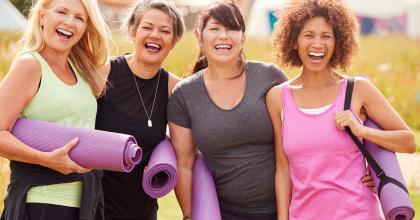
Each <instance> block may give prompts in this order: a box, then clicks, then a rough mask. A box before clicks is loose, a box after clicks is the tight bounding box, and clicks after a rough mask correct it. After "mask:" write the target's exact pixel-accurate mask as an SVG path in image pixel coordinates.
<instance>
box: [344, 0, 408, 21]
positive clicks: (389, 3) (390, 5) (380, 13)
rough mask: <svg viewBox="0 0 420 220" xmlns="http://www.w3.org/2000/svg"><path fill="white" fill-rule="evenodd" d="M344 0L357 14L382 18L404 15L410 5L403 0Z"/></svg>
mask: <svg viewBox="0 0 420 220" xmlns="http://www.w3.org/2000/svg"><path fill="white" fill-rule="evenodd" d="M344 2H345V4H346V5H347V6H348V7H349V8H350V9H351V10H352V11H353V12H354V13H355V14H356V15H359V16H365V17H372V18H381V19H386V18H392V17H396V16H400V15H404V14H405V13H406V12H407V9H408V6H409V5H408V4H407V3H406V2H405V1H403V0H345V1H344Z"/></svg>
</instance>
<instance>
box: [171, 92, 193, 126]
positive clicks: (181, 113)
mask: <svg viewBox="0 0 420 220" xmlns="http://www.w3.org/2000/svg"><path fill="white" fill-rule="evenodd" d="M167 114H168V121H169V122H171V123H174V124H176V125H179V126H181V127H184V128H191V119H190V114H189V112H188V109H187V104H186V102H185V97H184V95H183V94H182V89H181V88H180V87H178V86H176V87H175V89H174V91H173V93H172V95H171V97H170V98H169V103H168V112H167Z"/></svg>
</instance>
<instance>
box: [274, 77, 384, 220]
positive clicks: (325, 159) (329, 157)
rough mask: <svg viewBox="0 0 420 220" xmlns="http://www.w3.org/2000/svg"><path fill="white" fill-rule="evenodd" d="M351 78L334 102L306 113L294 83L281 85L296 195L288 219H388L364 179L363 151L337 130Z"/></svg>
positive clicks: (285, 142) (285, 136)
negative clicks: (296, 97)
mask: <svg viewBox="0 0 420 220" xmlns="http://www.w3.org/2000/svg"><path fill="white" fill-rule="evenodd" d="M346 84H347V81H346V80H342V83H341V85H340V89H339V93H338V96H337V97H336V99H335V101H334V103H332V105H331V106H330V107H329V108H328V109H327V110H325V111H324V112H322V113H319V114H307V113H304V112H303V111H301V110H300V109H299V107H298V106H297V105H296V103H295V101H294V99H293V95H292V92H291V89H290V87H289V84H287V83H285V84H283V86H282V99H283V148H284V152H285V153H286V155H287V157H288V159H289V162H290V176H291V180H292V197H291V203H290V208H289V219H291V220H292V219H297V220H316V219H333V220H347V219H352V220H353V219H354V220H376V219H383V215H382V212H381V211H380V210H381V209H380V203H379V201H378V198H377V196H376V195H375V194H373V193H372V192H371V191H370V190H369V188H367V187H366V186H364V185H363V184H362V183H361V181H360V179H361V178H362V176H364V174H365V161H364V159H363V155H362V153H361V152H360V151H359V149H358V148H357V146H356V145H355V144H354V142H353V141H352V140H351V138H350V137H349V135H348V134H347V133H346V132H344V131H340V130H338V129H337V128H336V127H335V122H334V113H335V112H337V111H342V110H343V108H344V97H345V89H346Z"/></svg>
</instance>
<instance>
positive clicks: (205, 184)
mask: <svg viewBox="0 0 420 220" xmlns="http://www.w3.org/2000/svg"><path fill="white" fill-rule="evenodd" d="M191 214H192V220H222V217H221V215H220V207H219V200H218V199H217V192H216V186H215V185H214V179H213V176H212V175H211V173H210V171H209V170H208V169H207V166H206V164H205V163H204V160H203V156H202V155H201V153H197V156H196V157H195V162H194V168H193V184H192V213H191Z"/></svg>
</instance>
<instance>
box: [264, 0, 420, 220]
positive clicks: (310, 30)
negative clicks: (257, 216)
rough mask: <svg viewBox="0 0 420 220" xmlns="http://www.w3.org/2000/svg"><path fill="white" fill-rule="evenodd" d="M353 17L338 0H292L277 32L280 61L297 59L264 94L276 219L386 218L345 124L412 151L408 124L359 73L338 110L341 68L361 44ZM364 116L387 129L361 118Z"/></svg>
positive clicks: (393, 148) (289, 62)
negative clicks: (292, 70) (292, 72)
mask: <svg viewBox="0 0 420 220" xmlns="http://www.w3.org/2000/svg"><path fill="white" fill-rule="evenodd" d="M357 32H358V24H357V21H356V18H355V16H354V15H353V14H352V13H351V11H350V10H349V9H348V8H347V7H346V6H345V5H343V3H342V2H341V1H337V0H292V1H290V2H289V3H288V4H286V6H285V9H284V11H282V14H281V15H279V22H278V23H277V25H276V30H275V33H274V41H275V43H274V45H275V49H276V56H277V59H278V62H279V63H280V64H282V65H283V66H297V67H301V66H303V68H302V72H301V73H300V74H299V75H298V76H297V77H295V78H294V79H291V80H289V81H288V82H286V83H284V84H282V85H280V86H276V87H273V88H272V89H271V90H270V91H269V92H268V94H267V97H266V101H267V107H268V110H269V114H270V117H271V120H272V123H273V128H274V137H275V149H276V177H275V187H276V199H277V211H278V213H279V219H359V220H360V219H366V220H367V219H383V216H382V214H381V212H380V208H379V202H378V199H377V197H376V195H375V194H373V193H371V192H370V191H369V190H368V189H367V188H366V187H364V186H363V185H362V184H361V182H360V181H359V178H358V177H359V176H362V175H363V174H364V172H365V161H364V158H363V155H362V153H361V152H360V151H359V150H358V148H357V146H356V144H354V142H353V141H352V139H351V138H350V136H348V134H346V132H345V131H344V128H345V127H346V126H348V127H349V128H350V129H351V130H352V132H353V133H354V134H355V135H356V136H358V137H359V138H363V139H367V140H369V141H371V142H374V143H376V144H378V145H380V146H382V147H384V148H386V149H388V150H391V151H395V152H410V153H412V152H414V151H415V141H414V136H413V133H412V131H411V130H410V129H409V127H408V126H407V124H406V123H405V122H404V121H403V120H402V119H401V117H400V116H399V115H398V114H397V113H396V111H395V110H394V109H393V108H392V107H391V105H390V104H389V103H388V102H387V100H386V99H385V98H384V97H383V95H382V94H381V93H380V92H379V91H378V90H377V89H376V88H375V87H374V86H373V85H372V84H371V83H370V82H369V81H368V80H366V79H363V78H356V79H355V85H354V91H353V98H352V102H351V103H352V104H351V108H350V110H347V111H343V106H344V95H345V88H346V85H347V78H348V76H346V75H344V74H342V73H339V72H338V71H336V70H335V69H336V68H337V67H339V68H341V69H342V70H346V69H347V67H348V66H349V65H350V60H351V58H352V56H353V55H354V53H355V52H356V50H357V48H358V41H357ZM366 115H367V116H369V118H371V119H372V120H374V121H375V122H377V123H378V124H379V125H380V127H382V128H383V129H384V130H383V131H381V130H376V129H372V128H368V127H365V126H363V124H362V118H365V117H364V116H366Z"/></svg>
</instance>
